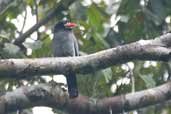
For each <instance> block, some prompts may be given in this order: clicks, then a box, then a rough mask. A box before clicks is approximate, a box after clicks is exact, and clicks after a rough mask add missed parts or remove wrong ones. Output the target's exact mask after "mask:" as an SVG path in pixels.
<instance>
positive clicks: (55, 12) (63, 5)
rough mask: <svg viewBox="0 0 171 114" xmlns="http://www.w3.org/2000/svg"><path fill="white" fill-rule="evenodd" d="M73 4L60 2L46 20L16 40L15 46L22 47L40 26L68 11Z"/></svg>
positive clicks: (69, 1)
mask: <svg viewBox="0 0 171 114" xmlns="http://www.w3.org/2000/svg"><path fill="white" fill-rule="evenodd" d="M73 2H74V0H67V1H66V0H65V3H63V1H62V2H60V3H59V4H58V6H57V7H56V9H55V10H53V11H52V12H50V13H49V14H47V16H46V18H44V19H42V20H41V21H39V22H38V23H37V24H35V25H34V26H33V27H31V28H30V29H29V30H28V31H26V32H25V33H24V34H22V35H21V36H19V37H18V38H16V40H15V41H14V44H16V45H19V46H20V45H21V44H22V43H23V42H24V41H25V39H26V38H27V37H29V36H30V35H31V34H32V33H33V32H34V31H36V30H37V29H38V28H39V27H40V26H42V25H44V24H46V23H47V22H48V21H49V20H50V19H52V18H53V17H55V16H57V15H58V14H60V12H62V11H64V10H66V9H67V8H68V6H69V5H70V4H72V3H73Z"/></svg>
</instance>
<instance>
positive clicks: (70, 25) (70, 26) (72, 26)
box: [64, 22, 77, 28]
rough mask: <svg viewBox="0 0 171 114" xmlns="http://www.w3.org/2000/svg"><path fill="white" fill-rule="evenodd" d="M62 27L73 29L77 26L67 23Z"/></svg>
mask: <svg viewBox="0 0 171 114" xmlns="http://www.w3.org/2000/svg"><path fill="white" fill-rule="evenodd" d="M64 26H65V27H67V28H74V27H76V26H77V24H76V23H73V22H67V23H66V24H65V25H64Z"/></svg>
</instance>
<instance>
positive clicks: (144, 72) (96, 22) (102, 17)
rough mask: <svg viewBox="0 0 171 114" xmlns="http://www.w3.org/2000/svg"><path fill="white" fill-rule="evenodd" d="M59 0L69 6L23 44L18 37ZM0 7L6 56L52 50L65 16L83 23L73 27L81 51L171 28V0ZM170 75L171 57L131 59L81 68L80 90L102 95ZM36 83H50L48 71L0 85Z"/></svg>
mask: <svg viewBox="0 0 171 114" xmlns="http://www.w3.org/2000/svg"><path fill="white" fill-rule="evenodd" d="M67 2H72V4H71V5H68V4H67ZM60 3H62V4H63V5H64V6H65V8H66V9H65V10H63V9H62V8H59V10H58V11H57V12H56V15H55V16H53V18H50V19H49V20H48V23H46V24H44V25H42V26H41V27H40V28H39V29H38V30H36V31H35V32H34V33H33V34H32V35H30V36H29V37H27V39H26V40H25V41H24V42H23V45H22V46H18V45H15V44H14V43H13V41H14V40H15V39H16V38H17V37H20V36H21V35H22V34H24V33H25V32H26V31H27V30H28V29H29V28H30V27H32V26H33V25H34V24H37V23H38V22H39V21H40V20H42V19H44V18H46V16H47V15H48V14H49V12H52V11H53V10H55V9H56V8H57V7H60V6H59V4H60ZM0 7H1V8H0V58H1V59H6V58H42V57H49V56H52V54H51V46H50V45H51V39H52V38H53V26H54V25H55V23H57V22H58V21H60V20H62V19H64V18H67V19H69V20H71V21H73V22H75V23H77V24H78V27H77V28H75V29H74V33H75V34H76V37H77V40H78V42H79V47H80V53H81V54H82V55H84V54H91V53H94V52H97V51H100V50H104V49H108V48H112V47H115V46H118V45H124V44H127V43H131V42H134V41H138V40H140V39H146V40H147V39H152V38H155V37H156V36H159V35H162V34H164V33H166V32H169V31H170V30H171V0H2V2H0ZM60 10H61V11H60ZM170 75H171V69H170V64H169V63H164V62H155V61H131V62H129V63H125V64H122V65H117V66H112V67H110V68H107V69H104V70H102V71H94V73H89V74H87V75H80V74H78V76H77V78H78V86H79V90H80V92H81V94H83V95H87V96H89V97H97V98H101V97H108V96H114V95H120V94H126V93H130V92H135V91H138V90H143V89H147V88H151V87H155V86H158V85H160V84H162V83H164V82H166V81H167V80H168V79H169V78H170ZM36 83H47V80H46V79H45V78H44V77H43V78H42V77H35V78H31V79H29V78H28V79H20V80H18V79H1V81H0V89H1V91H8V90H13V89H15V88H18V87H20V86H23V85H31V84H36ZM169 106H170V104H169V103H167V104H166V103H165V105H156V106H152V107H148V108H145V109H142V110H138V111H139V113H140V114H170V113H171V110H170V108H169ZM164 112H165V113H164Z"/></svg>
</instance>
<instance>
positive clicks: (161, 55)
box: [0, 33, 171, 78]
mask: <svg viewBox="0 0 171 114" xmlns="http://www.w3.org/2000/svg"><path fill="white" fill-rule="evenodd" d="M170 46H171V33H168V34H165V35H162V36H160V37H157V38H155V39H153V40H140V41H138V42H134V43H131V44H126V45H122V46H118V47H116V48H111V49H107V50H103V51H100V52H97V53H94V54H90V55H86V56H80V57H63V58H62V57H57V58H39V59H38V58H35V59H2V60H0V76H1V77H6V76H7V77H11V78H12V77H13V78H21V77H25V76H28V75H29V76H32V75H45V74H65V73H67V72H68V71H70V70H73V71H75V72H77V73H83V74H84V73H90V72H94V71H96V70H100V69H104V68H106V67H109V66H112V65H116V64H122V63H125V62H128V61H132V60H156V61H169V60H170V57H171V49H170Z"/></svg>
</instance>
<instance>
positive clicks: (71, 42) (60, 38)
mask: <svg viewBox="0 0 171 114" xmlns="http://www.w3.org/2000/svg"><path fill="white" fill-rule="evenodd" d="M74 27H76V24H75V23H72V22H68V21H61V22H58V23H57V24H56V25H55V27H54V38H53V40H52V52H53V55H54V56H55V57H67V56H78V55H79V48H78V43H77V39H76V37H75V35H74V33H73V30H72V29H73V28H74ZM65 75H66V79H67V84H68V92H69V96H70V98H75V97H77V96H78V88H77V80H76V74H75V72H74V71H72V70H69V72H68V73H66V74H65Z"/></svg>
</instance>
